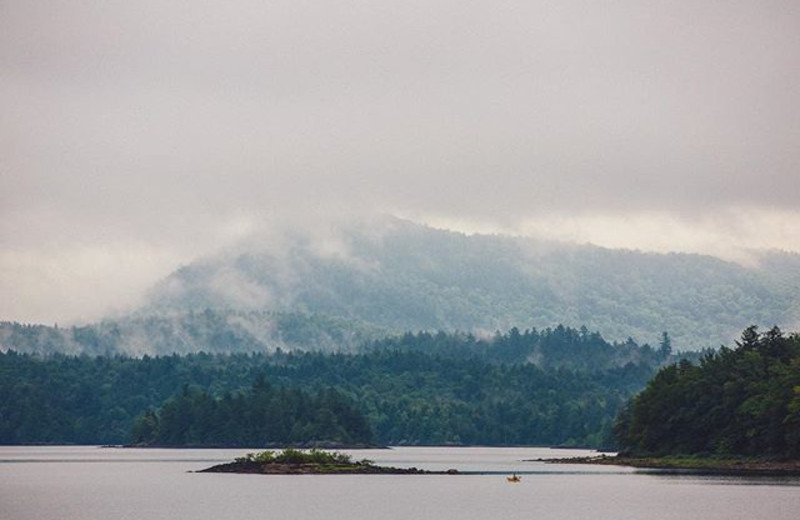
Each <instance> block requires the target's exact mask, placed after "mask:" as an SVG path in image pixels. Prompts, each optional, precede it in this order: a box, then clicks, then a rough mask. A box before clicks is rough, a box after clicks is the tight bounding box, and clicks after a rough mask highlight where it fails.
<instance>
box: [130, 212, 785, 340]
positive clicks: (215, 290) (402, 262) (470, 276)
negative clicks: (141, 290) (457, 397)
mask: <svg viewBox="0 0 800 520" xmlns="http://www.w3.org/2000/svg"><path fill="white" fill-rule="evenodd" d="M760 262H761V263H760V266H761V267H752V268H746V267H743V266H740V265H737V264H734V263H731V262H725V261H722V260H719V259H717V258H713V257H710V256H700V255H690V254H650V253H641V252H636V251H626V250H611V249H603V248H599V247H594V246H588V245H587V246H579V245H568V244H561V243H552V242H543V241H536V240H531V239H524V238H515V237H507V236H498V235H491V236H490V235H472V236H467V235H463V234H460V233H453V232H447V231H442V230H436V229H431V228H427V227H423V226H420V225H416V224H412V223H410V222H406V221H402V220H397V219H387V220H385V221H381V222H379V223H376V224H374V225H372V226H369V225H360V226H357V225H351V226H344V227H342V228H339V229H336V230H331V231H330V233H328V234H326V235H325V238H324V239H321V238H313V237H307V236H303V235H291V236H287V237H285V239H284V240H282V241H276V242H271V243H269V244H266V245H265V244H256V243H253V244H251V245H243V246H242V247H240V248H239V249H238V250H236V251H228V252H225V253H224V254H220V255H219V256H217V257H212V258H205V259H202V260H199V261H197V262H195V263H192V264H190V265H187V266H185V267H183V268H181V269H179V270H177V271H176V272H175V273H173V274H172V275H171V276H169V277H168V278H167V279H166V280H164V281H163V282H162V283H161V284H159V285H158V286H157V287H156V288H154V290H153V292H152V295H151V300H150V304H149V305H148V306H146V307H145V308H144V309H143V310H142V312H148V313H168V314H169V313H176V312H178V313H181V312H186V311H188V310H195V311H197V312H200V311H203V310H204V309H206V308H211V309H215V310H217V311H218V312H222V313H227V312H229V311H230V310H258V311H262V310H264V309H273V310H274V309H278V310H283V311H291V312H298V313H304V314H313V315H322V316H336V317H339V318H344V319H346V320H348V321H350V322H357V323H363V324H370V326H373V327H378V328H383V329H389V330H393V331H396V332H403V331H407V330H445V331H453V330H462V331H467V332H474V331H488V332H489V333H492V332H494V331H495V330H508V329H509V328H511V327H513V326H519V325H520V324H525V325H527V326H535V327H537V328H546V327H554V326H555V325H557V324H559V323H564V324H567V325H571V326H573V327H575V326H579V325H581V324H584V325H586V326H587V327H588V328H589V329H591V330H598V331H600V332H601V333H602V334H603V335H604V336H605V337H606V338H609V339H611V340H616V341H625V340H626V339H627V338H628V337H629V336H630V337H633V338H635V339H636V340H637V341H639V342H651V343H653V342H656V341H658V338H659V337H660V334H661V332H662V331H665V330H666V331H669V332H670V334H671V335H672V337H673V340H674V344H675V346H676V348H678V349H700V348H706V347H711V348H716V347H718V346H719V345H721V344H727V343H729V342H730V341H732V340H733V339H734V338H735V337H736V336H737V334H738V332H739V330H740V329H741V326H742V323H768V324H776V325H779V326H783V327H784V328H786V327H793V326H794V325H795V324H798V323H800V256H798V255H795V254H784V253H777V252H773V253H764V254H762V255H761V257H760Z"/></svg>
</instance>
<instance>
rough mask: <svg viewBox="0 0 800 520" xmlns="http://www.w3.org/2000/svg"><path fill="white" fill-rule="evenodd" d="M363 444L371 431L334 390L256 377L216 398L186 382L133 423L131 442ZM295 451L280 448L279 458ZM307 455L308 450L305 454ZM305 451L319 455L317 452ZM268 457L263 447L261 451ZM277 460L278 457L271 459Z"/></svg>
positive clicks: (353, 409)
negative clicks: (313, 390)
mask: <svg viewBox="0 0 800 520" xmlns="http://www.w3.org/2000/svg"><path fill="white" fill-rule="evenodd" d="M146 425H147V426H149V425H152V427H149V428H148V427H147V426H146ZM323 441H324V442H335V443H341V444H368V443H371V442H372V441H373V433H372V430H371V429H370V427H369V425H368V424H367V422H366V419H365V418H364V416H363V415H362V414H361V412H359V410H358V409H357V407H356V406H355V404H354V403H353V402H352V401H351V400H350V399H347V398H345V397H344V396H343V395H342V394H341V393H340V392H338V391H336V390H334V389H330V388H329V389H327V390H321V391H319V392H317V393H316V394H309V393H308V392H305V391H303V390H300V389H292V388H273V387H272V386H271V385H269V384H268V383H267V382H266V380H265V379H264V378H259V379H258V380H257V381H256V382H255V384H254V385H253V386H252V387H251V388H250V389H249V390H248V391H247V392H242V393H236V394H234V395H231V394H229V393H226V394H225V395H224V396H223V397H221V398H214V397H213V396H211V395H209V394H208V393H206V392H200V391H193V390H191V389H189V388H188V387H184V389H183V390H182V391H181V392H180V394H178V395H177V396H173V397H171V398H170V399H168V400H167V401H166V402H165V403H164V405H163V406H162V407H161V408H160V409H159V410H158V412H156V413H154V412H146V413H145V414H143V415H142V416H140V417H139V418H137V420H136V421H135V422H134V427H133V442H134V443H137V444H148V445H157V446H217V445H224V446H257V445H265V444H284V445H285V444H299V443H306V442H323ZM292 454H295V452H293V451H288V450H287V451H285V452H284V453H283V454H281V457H284V458H285V457H288V456H290V455H292ZM306 455H309V454H306ZM310 455H317V456H319V457H322V455H319V454H318V453H317V452H316V451H313V452H310ZM262 456H263V457H268V456H269V455H268V452H264V454H262ZM276 460H277V461H278V462H280V457H279V458H278V459H276Z"/></svg>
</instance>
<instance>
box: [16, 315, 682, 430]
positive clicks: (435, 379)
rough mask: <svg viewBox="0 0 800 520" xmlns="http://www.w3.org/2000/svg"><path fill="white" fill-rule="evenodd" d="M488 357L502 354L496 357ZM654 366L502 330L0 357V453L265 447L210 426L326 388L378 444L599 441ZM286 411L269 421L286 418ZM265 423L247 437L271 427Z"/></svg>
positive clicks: (649, 356)
mask: <svg viewBox="0 0 800 520" xmlns="http://www.w3.org/2000/svg"><path fill="white" fill-rule="evenodd" d="M581 338H583V339H581ZM543 341H544V342H545V343H547V344H549V345H551V346H553V347H555V346H556V345H560V348H561V350H563V352H561V354H560V355H558V356H557V355H550V354H547V352H542V353H539V354H537V355H541V356H543V357H541V358H540V359H539V361H540V364H541V365H542V367H539V366H536V365H535V364H533V363H531V362H530V361H529V360H526V358H527V354H526V349H528V348H536V345H537V344H539V343H541V342H543ZM559 341H560V343H559ZM515 348H520V351H519V352H515V350H514V349H515ZM491 349H496V350H498V351H499V352H503V353H505V354H508V355H509V356H508V361H507V362H506V361H504V357H503V356H500V355H494V354H493V353H492V352H490V351H491ZM592 349H598V351H600V352H602V354H601V355H602V356H606V355H611V359H612V360H611V361H608V362H606V363H604V364H603V363H594V362H593V363H585V362H584V361H583V360H582V358H586V359H589V360H591V359H595V358H593V357H592V353H591V350H592ZM448 352H449V353H448ZM614 352H616V353H617V357H616V358H614V356H613V355H612V354H613V353H614ZM505 354H504V355H505ZM667 356H668V355H667V352H666V350H658V349H656V350H654V349H651V348H649V347H638V346H634V345H632V344H628V345H624V346H622V345H619V346H614V345H611V344H608V343H605V342H603V341H602V339H601V338H599V337H598V336H596V335H593V334H591V333H584V332H581V331H575V330H572V329H567V328H560V329H559V330H557V331H549V332H548V331H545V332H534V331H525V332H523V333H520V332H519V331H516V330H512V331H511V332H509V333H507V334H504V335H500V336H499V337H498V338H497V339H496V340H495V341H493V342H490V343H487V342H479V341H477V340H475V339H474V338H470V337H469V336H465V335H447V334H436V335H428V334H425V333H423V334H418V335H406V336H403V337H401V338H397V339H396V340H386V341H382V342H377V343H374V344H372V345H371V347H370V348H368V349H367V350H366V351H365V352H364V353H362V354H324V353H291V352H282V351H279V352H276V353H273V354H253V355H246V354H233V355H221V354H220V355H210V354H190V355H186V356H177V355H173V356H166V357H149V356H145V357H143V358H130V357H122V356H114V357H106V356H100V357H89V356H77V357H74V356H65V355H51V356H44V357H42V356H36V355H28V354H18V353H15V352H9V353H2V354H0V444H17V443H88V444H94V443H122V442H130V441H133V440H140V441H141V440H149V441H153V442H156V443H159V442H166V443H171V444H174V443H180V442H181V439H182V440H183V441H184V442H191V443H193V444H203V443H209V444H236V445H241V444H243V443H245V442H246V440H247V441H249V440H259V441H260V443H266V442H277V441H280V440H281V438H279V437H271V436H270V435H267V434H266V433H264V436H262V437H258V436H257V435H258V434H257V433H255V434H253V435H256V437H252V436H250V433H247V432H248V431H249V430H248V429H247V427H244V428H239V427H237V426H236V424H232V423H230V421H229V420H225V421H223V420H222V419H219V421H221V422H224V423H225V424H226V425H228V426H224V425H223V424H221V423H219V424H215V421H213V420H211V419H210V418H211V417H218V418H219V417H228V419H231V418H232V415H231V414H230V413H229V412H230V411H231V410H232V409H233V408H232V407H234V403H237V402H238V403H239V405H240V406H241V410H242V411H243V410H247V409H249V406H250V404H249V403H253V402H256V401H258V400H259V399H262V401H263V403H266V407H265V408H262V410H263V411H264V412H263V413H265V414H266V413H267V412H268V410H269V403H270V402H273V404H275V403H277V402H278V401H272V398H271V397H270V396H272V397H274V396H276V395H281V392H284V393H286V392H288V394H285V395H291V394H292V392H297V391H300V392H310V395H312V396H313V395H317V396H320V395H322V396H325V395H328V393H327V392H330V391H333V392H335V393H336V394H337V395H339V396H341V398H342V400H343V401H344V402H348V401H349V400H352V402H353V403H355V406H356V407H357V408H358V410H359V413H361V414H363V415H364V417H365V418H366V421H367V424H368V427H369V429H370V430H371V431H372V432H374V434H375V439H376V440H377V441H378V442H381V443H384V444H403V443H409V444H446V443H455V444H490V445H509V444H582V445H587V444H588V445H599V444H602V443H603V442H604V440H605V439H607V438H608V437H609V435H610V432H611V426H612V424H613V419H614V417H615V416H616V414H617V412H618V410H619V408H620V406H621V405H622V404H623V403H624V402H625V401H626V400H627V399H628V398H629V397H630V396H631V395H633V393H635V392H637V391H638V390H640V389H641V388H642V387H643V386H644V384H645V382H646V381H647V379H648V378H649V377H651V376H652V374H653V373H654V372H655V370H656V369H657V366H658V365H659V364H660V363H662V362H664V361H666V360H667V359H668V357H667ZM546 359H550V360H552V361H551V362H550V361H548V362H544V360H546ZM556 367H558V368H556ZM261 377H263V378H264V380H265V382H266V384H268V385H269V388H270V390H269V391H268V392H267V391H257V392H255V393H256V394H257V395H255V396H254V391H253V389H252V388H253V384H254V382H255V381H258V380H259V378H261ZM329 389H332V390H329ZM270 392H272V393H270ZM320 392H322V393H320ZM258 396H260V397H258ZM308 399H311V400H313V397H308ZM337 399H338V398H337ZM273 408H275V407H273ZM286 413H287V414H288V415H285V414H278V416H279V417H284V415H285V416H286V417H290V418H291V417H294V416H293V413H294V412H292V411H291V410H289V411H288V412H286ZM226 414H227V415H226ZM242 415H243V417H247V416H248V413H244V412H243V414H242ZM137 417H139V418H140V419H139V421H138V423H137V424H138V426H137V430H136V432H135V435H134V434H133V433H132V430H133V425H134V420H135V419H136V418H137ZM165 417H167V418H169V417H172V418H175V417H183V419H181V420H180V421H172V422H170V421H169V420H165V419H164V418H165ZM154 418H156V419H157V420H155V419H154ZM148 421H149V422H150V428H149V429H148V428H145V427H144V426H146V425H147V424H148ZM209 421H211V422H209ZM269 422H270V421H268V422H267V423H264V424H263V425H262V426H263V427H262V426H257V425H251V429H252V430H254V431H261V432H267V431H271V430H269V429H268V428H267V426H266V424H268V423H269ZM345 422H346V423H348V424H350V423H352V421H345ZM156 424H159V425H162V427H163V428H162V429H159V428H154V427H153V426H154V425H156ZM298 428H306V429H307V430H308V431H319V428H320V426H319V425H318V424H311V425H306V426H298ZM291 430H292V428H290V427H288V426H287V427H286V428H285V429H284V430H283V431H284V432H286V431H289V432H291ZM347 431H350V430H347ZM176 432H177V433H176ZM232 432H233V433H232ZM243 432H244V433H243ZM273 433H274V432H273ZM228 434H230V435H228ZM275 435H278V434H275ZM300 437H302V436H299V437H296V438H300ZM340 437H346V436H344V435H340ZM294 438H295V437H292V438H291V439H294ZM354 438H355V437H354ZM306 440H307V439H306Z"/></svg>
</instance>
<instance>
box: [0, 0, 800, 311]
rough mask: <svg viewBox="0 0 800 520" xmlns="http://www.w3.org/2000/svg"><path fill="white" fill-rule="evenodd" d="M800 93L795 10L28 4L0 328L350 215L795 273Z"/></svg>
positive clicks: (22, 8)
mask: <svg viewBox="0 0 800 520" xmlns="http://www.w3.org/2000/svg"><path fill="white" fill-rule="evenodd" d="M798 83H800V8H798V6H797V5H796V3H795V2H790V1H765V2H751V1H741V2H724V3H723V2H702V3H697V2H689V1H681V2H673V3H669V4H665V3H663V2H648V1H644V2H621V3H619V2H618V3H596V2H588V1H586V2H581V1H566V2H565V1H558V2H555V1H553V2H547V1H545V2H517V1H511V2H502V3H499V4H498V3H496V2H495V3H489V2H466V3H465V2H452V1H432V2H431V1H426V2H415V1H412V2H392V1H389V2H359V1H343V2H334V3H320V2H303V1H291V2H289V1H286V2H284V1H278V2H256V1H249V0H244V1H242V0H236V1H232V2H226V3H216V2H191V3H189V2H186V3H184V2H155V1H143V2H136V3H130V2H121V1H103V2H100V1H90V2H81V3H79V4H75V3H74V2H58V1H57V2H48V3H46V4H45V3H38V2H23V1H21V0H8V1H6V2H3V5H2V7H0V113H1V114H2V117H0V147H2V150H0V151H2V153H1V154H0V181H1V182H2V186H3V189H2V192H0V267H2V272H0V292H2V294H3V295H4V296H3V301H2V302H0V319H19V320H35V321H46V322H50V321H54V320H65V319H66V320H69V319H81V318H83V317H87V318H89V317H96V316H98V315H100V314H102V313H103V312H105V311H106V310H107V309H108V308H109V306H117V305H124V304H126V303H128V302H130V301H132V300H135V298H134V296H135V295H136V294H140V293H141V290H142V289H143V288H144V287H145V286H147V285H149V283H151V282H153V281H155V280H157V279H158V278H160V277H161V276H164V275H165V274H167V273H168V272H169V271H170V270H172V269H173V268H174V267H175V266H176V264H178V263H180V262H186V261H189V260H190V259H191V258H193V257H195V256H197V255H200V254H205V253H208V252H211V251H214V250H215V249H217V248H218V247H220V246H223V245H226V244H229V243H233V242H235V241H236V240H237V239H238V238H240V237H242V236H245V235H247V234H249V233H252V232H254V231H256V230H258V229H260V227H261V226H262V225H266V226H268V227H273V226H281V225H287V224H291V223H295V222H297V221H298V220H300V221H317V222H318V221H322V220H325V219H327V218H329V217H330V216H331V215H341V214H349V213H352V212H356V213H359V214H362V215H364V214H370V213H372V212H380V213H390V214H397V215H402V216H408V217H411V218H413V219H415V220H418V221H423V222H430V223H432V224H436V223H441V225H447V226H448V227H454V228H458V229H467V230H491V231H494V230H500V231H509V232H515V233H522V234H531V235H535V236H546V237H550V238H560V239H566V240H578V241H588V242H595V243H599V244H602V245H608V246H613V247H632V248H642V249H648V250H658V251H665V250H688V251H693V252H707V253H712V254H718V255H722V256H725V257H728V258H738V257H737V255H740V253H739V251H740V249H741V248H742V247H752V246H756V247H779V248H783V249H789V250H795V251H797V250H800V238H798V232H797V231H796V230H797V229H798V228H800V218H799V215H800V207H799V206H798V203H797V200H798V195H799V193H798V191H799V189H798V186H799V185H800V183H798V166H800V104H798V103H797V85H798ZM54 295H56V296H54ZM81 302H83V303H81Z"/></svg>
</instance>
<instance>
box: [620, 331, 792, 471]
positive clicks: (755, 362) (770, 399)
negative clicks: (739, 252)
mask: <svg viewBox="0 0 800 520" xmlns="http://www.w3.org/2000/svg"><path fill="white" fill-rule="evenodd" d="M615 430H616V434H617V437H618V440H619V443H620V445H621V446H622V448H623V449H624V450H625V451H626V452H628V453H629V454H631V455H637V456H641V455H644V456H647V455H695V454H702V455H710V454H716V455H745V456H771V457H779V458H783V457H788V458H798V457H800V335H798V334H792V335H790V336H788V337H787V336H784V335H783V334H782V333H781V331H780V330H779V329H777V328H773V329H771V330H769V331H768V332H766V333H764V334H759V333H758V331H757V329H756V327H750V328H748V329H746V330H745V331H744V333H743V334H742V338H741V341H739V342H737V347H736V348H734V349H730V348H724V347H723V348H721V349H720V350H719V351H718V352H710V353H707V354H705V355H704V356H703V357H702V359H700V362H699V364H692V363H691V362H689V361H681V362H680V363H678V364H673V365H670V366H667V367H665V368H663V369H661V371H659V372H658V374H657V375H656V376H655V377H654V378H653V380H652V381H650V382H649V383H648V385H647V388H646V389H645V390H644V391H643V392H642V393H640V394H639V395H637V396H636V397H635V398H634V399H633V401H632V402H631V404H630V405H629V407H627V408H626V409H625V411H624V413H622V414H621V415H620V417H619V421H618V424H617V425H616V427H615Z"/></svg>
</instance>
